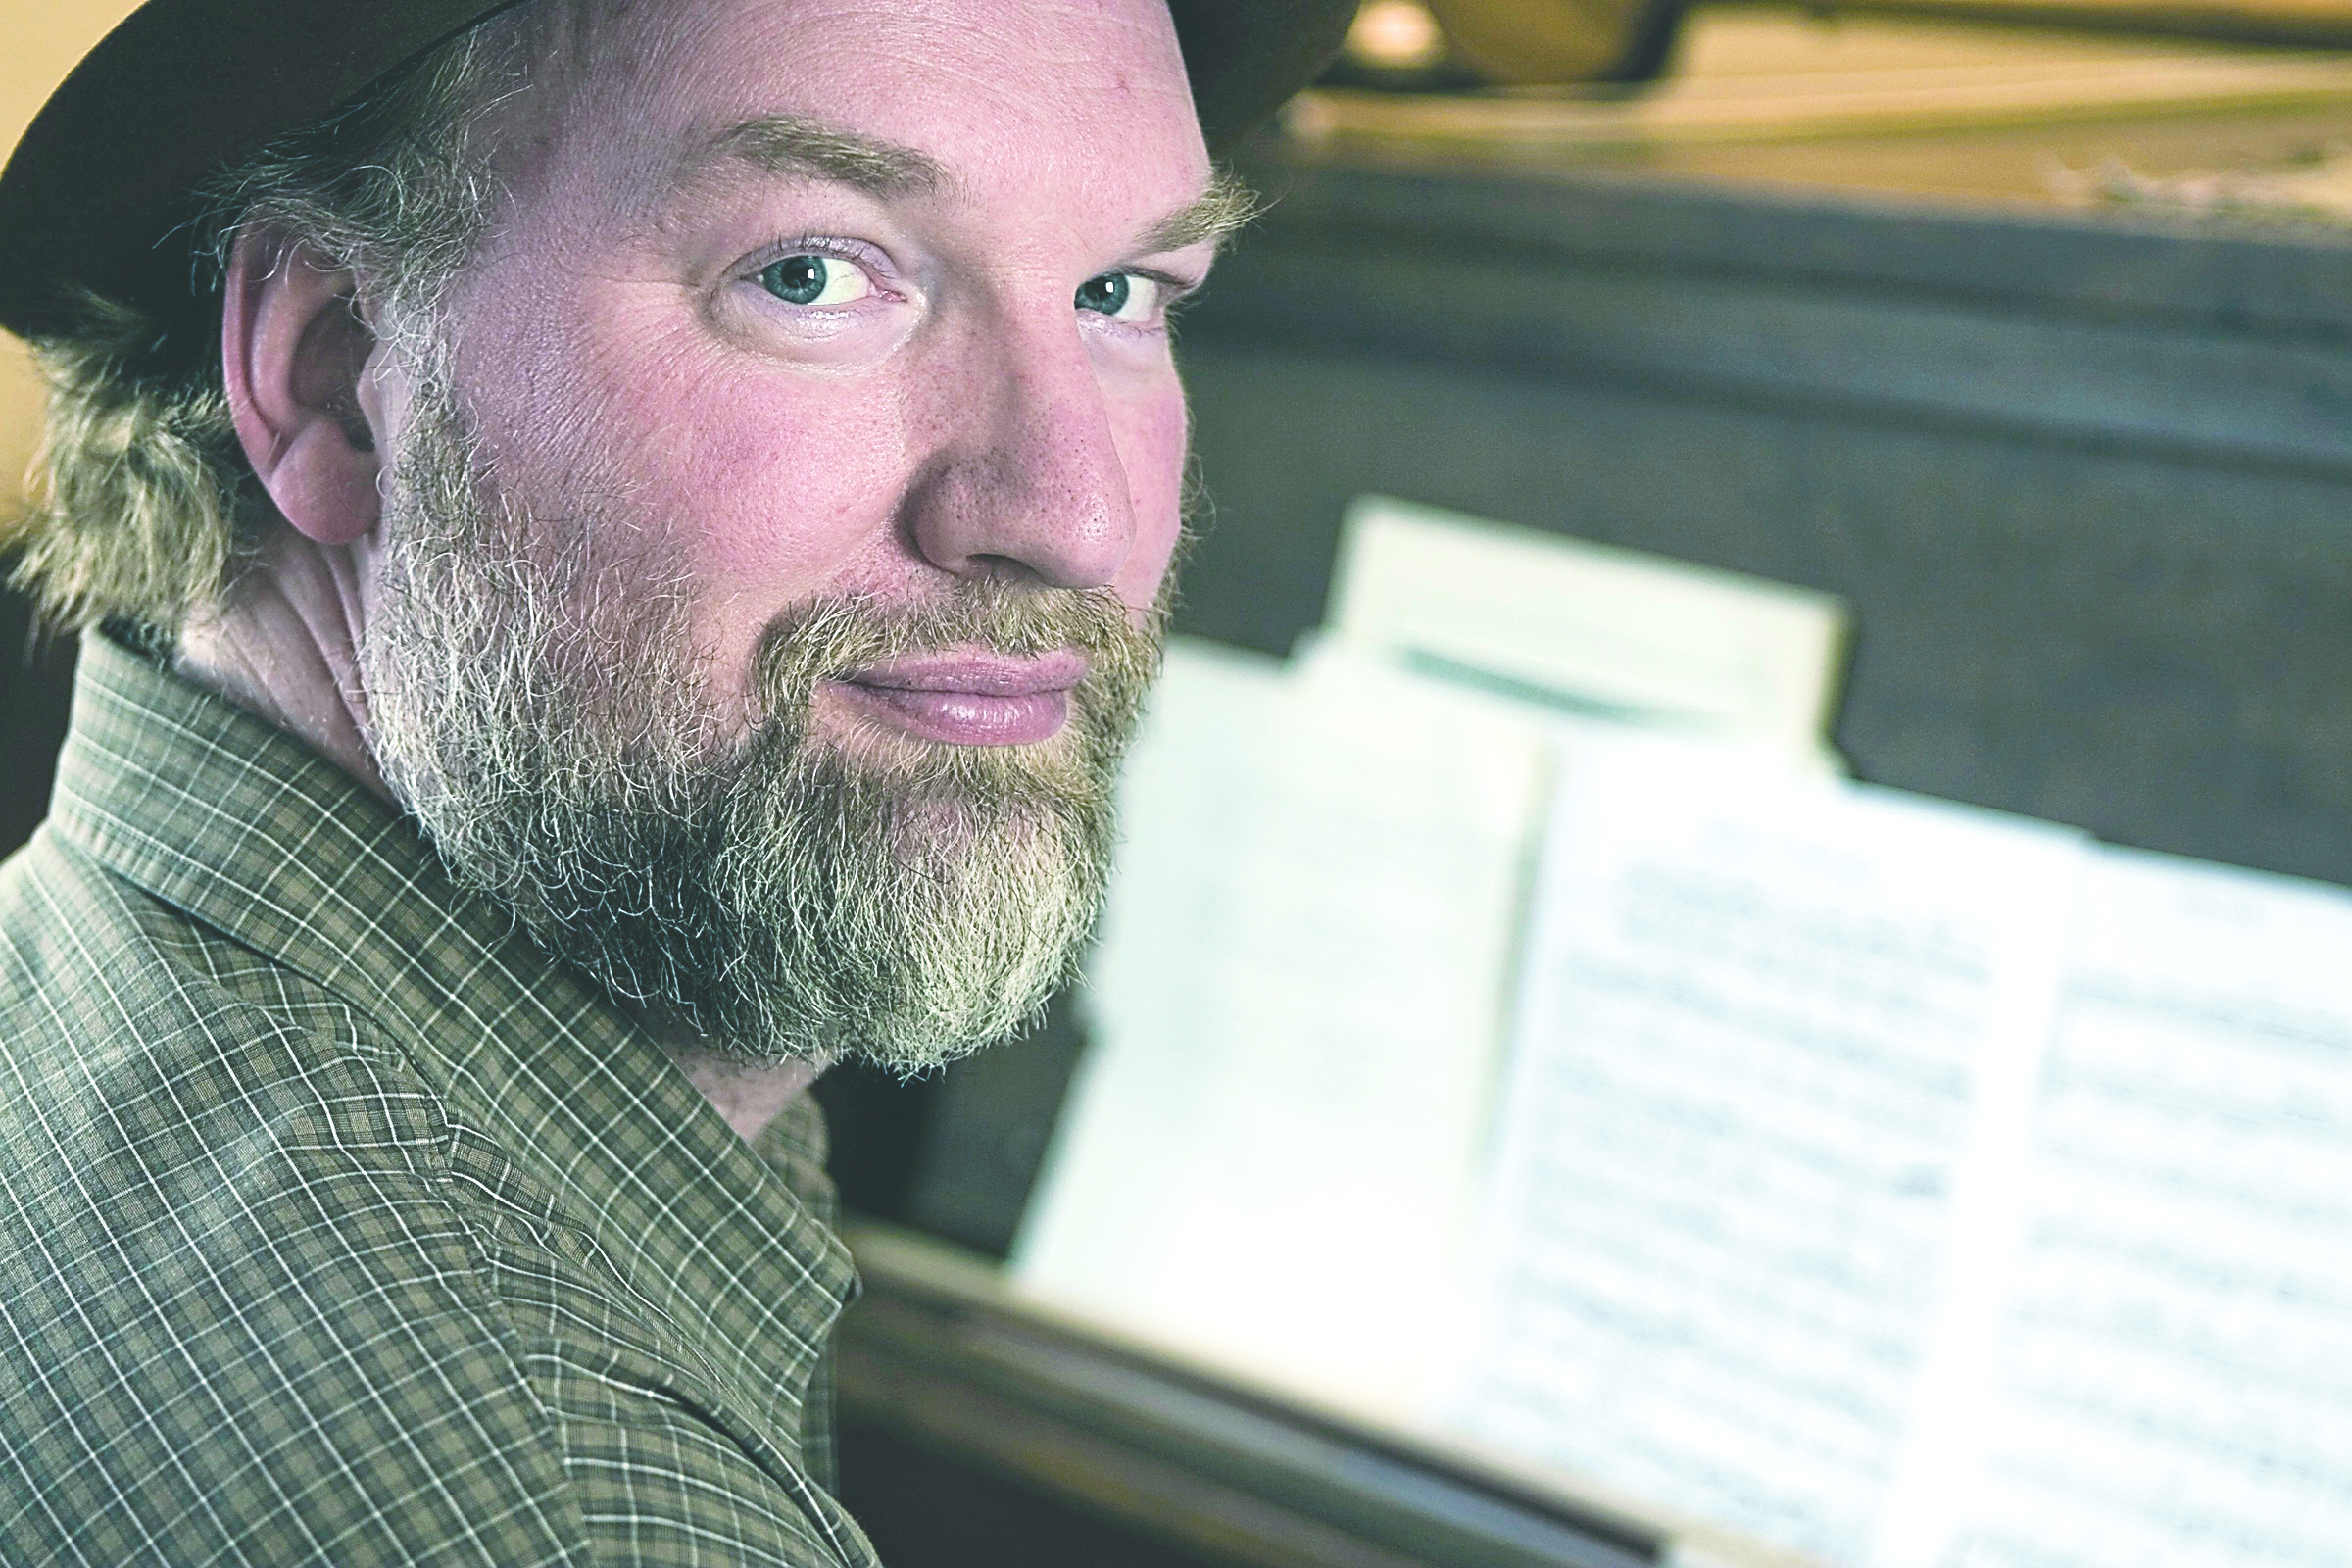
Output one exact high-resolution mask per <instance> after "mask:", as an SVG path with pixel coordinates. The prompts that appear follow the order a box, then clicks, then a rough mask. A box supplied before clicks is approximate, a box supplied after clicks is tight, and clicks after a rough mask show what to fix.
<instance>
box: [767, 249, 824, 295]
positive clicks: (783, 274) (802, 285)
mask: <svg viewBox="0 0 2352 1568" xmlns="http://www.w3.org/2000/svg"><path fill="white" fill-rule="evenodd" d="M829 270H830V269H829V268H828V266H827V264H826V261H825V258H823V257H822V256H787V257H785V258H784V259H783V260H782V261H780V262H770V263H768V265H767V267H766V268H765V269H764V270H762V271H761V272H760V286H761V287H762V288H764V289H766V290H767V291H768V292H769V293H770V294H773V295H774V296H775V297H776V298H778V299H780V300H782V301H784V302H785V303H786V304H787V305H812V304H814V303H815V302H816V299H817V297H818V296H819V295H821V294H823V293H824V291H825V283H826V281H827V277H826V274H827V272H828V271H829Z"/></svg>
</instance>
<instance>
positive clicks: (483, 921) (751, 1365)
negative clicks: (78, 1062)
mask: <svg viewBox="0 0 2352 1568" xmlns="http://www.w3.org/2000/svg"><path fill="white" fill-rule="evenodd" d="M51 825H52V829H53V831H56V832H59V833H61V834H63V835H64V836H65V837H66V838H67V839H69V840H70V841H72V842H73V843H75V844H78V845H79V846H80V847H81V848H83V849H84V850H85V851H87V852H88V853H89V854H91V855H92V856H94V857H95V858H97V859H99V860H100V861H101V862H103V863H104V864H106V865H107V866H109V867H111V868H112V869H113V870H114V871H116V872H117V873H118V874H120V875H121V876H123V877H124V878H126V879H127V880H129V881H131V882H133V883H135V884H136V885H138V886H139V887H141V888H143V889H145V890H147V891H148V892H149V893H151V894H153V895H154V896H156V897H158V898H160V899H163V900H165V901H166V902H168V903H170V904H172V905H173V906H176V907H179V908H181V909H184V910H186V911H187V912H188V913H190V914H192V915H194V916H195V917H197V918H198V919H200V920H203V921H205V922H206V923H208V924H210V925H213V926H215V927H217V928H218V929H219V930H221V932H222V933H224V934H226V935H227V936H229V937H230V938H232V939H234V940H236V941H238V942H240V943H243V944H244V945H246V946H248V947H250V948H252V949H254V950H255V951H257V952H259V953H261V954H263V955H265V956H269V957H271V958H274V959H276V960H277V961H279V962H282V963H284V964H286V965H288V966H289V967H291V968H293V969H295V970H297V971H300V972H301V973H303V974H305V975H307V976H308V977H310V978H311V979H312V980H314V981H316V982H317V983H318V984H319V985H321V986H323V987H325V988H327V989H329V990H330V991H332V992H334V993H335V994H337V995H338V996H340V997H342V998H344V999H346V1000H347V1001H348V1002H349V1003H350V1004H351V1005H353V1006H355V1007H356V1008H358V1009H359V1010H361V1011H362V1012H364V1013H366V1014H367V1015H368V1016H369V1017H370V1018H372V1019H373V1020H375V1021H376V1022H377V1023H378V1024H379V1025H380V1026H381V1027H382V1028H383V1029H385V1030H386V1031H387V1032H388V1033H389V1034H390V1035H391V1036H392V1038H394V1039H396V1040H398V1041H399V1042H401V1043H402V1044H403V1045H405V1046H406V1047H407V1048H408V1050H409V1053H410V1054H411V1057H412V1059H413V1061H414V1064H415V1067H416V1069H417V1071H418V1073H419V1074H421V1075H422V1076H423V1077H424V1078H425V1079H426V1080H427V1082H428V1084H429V1086H430V1087H431V1088H432V1089H433V1090H434V1091H435V1092H436V1093H438V1094H439V1095H440V1096H441V1097H442V1098H443V1100H444V1102H445V1103H447V1104H448V1106H449V1107H450V1115H451V1119H452V1120H453V1121H463V1122H465V1123H467V1124H470V1125H471V1126H473V1127H475V1128H477V1129H479V1130H480V1131H481V1132H482V1133H483V1134H484V1135H485V1136H487V1137H488V1138H490V1139H491V1140H492V1141H493V1142H495V1143H496V1144H498V1145H499V1146H500V1148H501V1149H502V1150H503V1151H504V1152H506V1153H507V1155H508V1157H509V1158H511V1159H513V1160H515V1162H517V1163H518V1164H519V1165H521V1166H523V1167H524V1168H525V1169H526V1170H528V1171H529V1172H530V1173H532V1174H534V1175H536V1176H537V1177H538V1178H539V1180H540V1181H541V1182H543V1183H544V1184H545V1186H546V1187H547V1188H548V1189H549V1190H550V1191H552V1192H554V1193H555V1194H556V1195H557V1202H558V1204H559V1205H560V1206H561V1207H562V1208H563V1209H564V1216H563V1217H564V1219H565V1220H566V1221H567V1222H569V1223H571V1224H573V1225H576V1226H577V1227H579V1228H580V1229H581V1230H583V1231H584V1232H585V1233H586V1234H587V1235H588V1236H589V1237H590V1238H591V1239H592V1240H593V1242H594V1244H595V1245H596V1246H597V1248H598V1249H599V1250H601V1251H602V1253H603V1255H604V1256H605V1257H606V1258H607V1259H609V1260H610V1263H611V1266H612V1267H613V1269H614V1270H615V1271H616V1272H617V1273H618V1274H620V1275H621V1277H622V1280H623V1282H624V1284H625V1285H626V1287H627V1288H628V1289H629V1291H630V1292H631V1293H632V1294H633V1295H634V1296H635V1297H636V1298H637V1299H639V1300H641V1301H643V1302H645V1303H647V1304H648V1305H649V1306H651V1307H652V1308H653V1309H654V1310H655V1311H657V1312H658V1313H660V1314H661V1315H662V1316H663V1317H664V1318H666V1319H667V1320H668V1322H669V1323H670V1324H672V1325H673V1326H674V1327H675V1328H676V1329H677V1330H678V1331H679V1334H680V1336H681V1338H682V1339H683V1340H684V1341H685V1342H686V1343H687V1344H688V1345H690V1346H691V1347H692V1348H694V1350H695V1351H696V1352H698V1353H699V1355H700V1357H701V1359H702V1360H703V1361H704V1362H705V1363H706V1364H707V1365H708V1366H709V1367H710V1368H711V1372H712V1373H713V1375H715V1376H716V1377H718V1378H719V1379H720V1380H721V1383H722V1386H725V1387H728V1388H731V1389H733V1390H734V1391H736V1392H737V1393H738V1394H739V1395H740V1396H742V1397H746V1398H749V1399H750V1400H752V1401H753V1409H754V1410H755V1411H756V1412H757V1413H758V1414H759V1415H760V1416H761V1417H762V1418H764V1419H765V1420H766V1421H767V1422H768V1423H769V1424H770V1426H771V1427H772V1428H773V1430H774V1432H775V1434H776V1436H777V1439H778V1441H781V1442H784V1443H786V1444H788V1445H790V1446H791V1447H792V1448H793V1450H794V1451H793V1453H792V1454H791V1456H790V1457H791V1459H792V1460H793V1462H796V1463H797V1462H798V1459H799V1454H798V1451H797V1450H798V1443H799V1434H800V1431H801V1427H802V1422H801V1419H800V1410H801V1406H802V1403H803V1399H804V1397H805V1395H806V1391H807V1388H808V1384H809V1375H810V1372H811V1371H812V1370H813V1367H814V1364H815V1361H816V1358H817V1356H818V1354H819V1353H820V1350H821V1348H822V1346H823V1344H824V1341H825V1338H826V1335H827V1333H828V1332H829V1331H830V1329H831V1326H832V1322H833V1319H834V1317H835V1316H836V1315H838V1313H839V1310H840V1307H841V1304H842V1303H843V1302H844V1301H845V1300H846V1299H848V1297H849V1295H850V1294H851V1292H852V1290H853V1289H854V1286H855V1274H854V1272H853V1270H852V1267H851V1264H850V1260H849V1254H848V1252H847V1250H846V1249H845V1248H844V1247H843V1245H842V1244H841V1242H840V1240H839V1239H838V1238H837V1237H835V1236H834V1235H833V1234H832V1232H831V1231H830V1230H829V1229H828V1228H827V1227H826V1225H825V1224H824V1223H823V1222H822V1220H821V1219H820V1218H819V1217H818V1216H817V1215H816V1214H814V1213H812V1212H811V1211H810V1209H809V1206H808V1205H807V1204H805V1203H803V1202H802V1201H800V1200H799V1199H798V1198H797V1197H795V1196H794V1194H793V1193H792V1192H790V1191H789V1190H788V1188H787V1186H786V1183H785V1182H784V1181H783V1180H782V1179H781V1178H780V1176H779V1174H778V1173H777V1171H776V1169H775V1168H773V1167H771V1166H769V1165H767V1164H766V1163H765V1162H763V1161H762V1160H761V1159H760V1157H759V1155H758V1154H757V1153H755V1152H754V1151H753V1150H752V1148H751V1147H750V1146H749V1145H747V1144H746V1143H744V1141H743V1140H742V1139H741V1138H739V1137H738V1136H737V1135H736V1134H735V1132H734V1130H733V1129H732V1128H730V1127H729V1126H728V1125H727V1124H726V1122H725V1121H724V1120H723V1119H722V1118H721V1117H720V1116H719V1114H718V1112H717V1111H716V1110H714V1109H713V1108H712V1107H711V1104H710V1103H709V1102H707V1101H706V1100H704V1099H703V1097H702V1095H701V1094H700V1093H699V1092H698V1091H697V1090H696V1089H695V1088H694V1086H693V1085H692V1084H691V1083H690V1082H689V1081H688V1080H687V1078H686V1076H685V1074H684V1073H683V1072H682V1071H680V1070H679V1069H678V1068H677V1067H676V1065H675V1064H674V1063H673V1062H672V1061H671V1060H670V1058H669V1056H668V1055H667V1054H666V1053H664V1052H663V1051H662V1048H661V1047H660V1045H659V1044H657V1043H656V1042H655V1041H654V1039H653V1038H652V1037H651V1035H650V1034H649V1033H648V1032H647V1031H646V1030H645V1029H643V1028H642V1027H640V1026H639V1025H637V1024H636V1023H635V1022H634V1021H633V1020H631V1019H630V1018H629V1016H628V1015H627V1014H626V1013H625V1012H623V1011H622V1010H621V1009H620V1008H619V1006H618V1005H615V1004H614V1002H613V999H612V998H611V997H610V996H609V995H607V994H605V993H603V992H602V991H600V990H599V989H597V988H596V987H594V986H592V985H590V984H588V983H587V982H586V981H584V980H583V979H582V978H580V977H579V976H577V975H575V974H574V973H573V972H571V971H570V970H568V969H567V968H565V967H564V966H562V965H560V964H558V963H556V962H555V961H554V960H552V959H550V958H549V957H548V956H546V955H545V954H544V953H542V952H541V951H540V950H539V949H538V948H536V947H534V946H533V945H532V944H531V943H530V942H529V941H528V939H527V938H525V937H523V936H522V935H520V934H519V933H518V932H517V931H516V930H515V929H514V927H513V925H512V922H511V921H510V920H509V919H508V918H507V917H506V916H504V915H503V914H501V913H500V912H499V911H497V910H496V909H494V908H493V907H490V906H489V905H488V904H486V903H485V902H484V901H482V900H480V899H478V898H475V897H473V896H472V895H469V894H467V893H466V892H464V891H463V890H461V889H459V888H458V887H457V886H455V884H454V883H452V882H451V880H450V878H449V876H448V874H447V873H446V871H445V870H444V869H443V868H442V866H441V864H440V863H439V861H438V859H437V858H436V857H435V856H434V854H433V852H432V850H431V848H430V846H429V845H428V844H427V843H426V842H425V841H424V839H423V838H422V836H421V834H420V833H419V832H418V830H417V826H416V824H415V822H414V821H413V820H412V819H410V818H408V817H406V816H404V815H403V814H401V813H400V812H398V811H396V810H395V809H393V808H391V807H390V806H388V805H387V804H385V803H384V802H383V801H382V800H380V799H379V798H378V797H376V796H374V795H372V794H370V793H369V792H368V790H366V789H365V788H363V787H362V786H361V785H360V784H359V783H358V782H357V781H356V780H354V779H352V778H351V777H350V776H349V775H348V774H346V773H345V772H343V771H342V770H341V769H340V768H337V767H336V766H335V765H334V764H333V763H331V762H329V761H327V760H325V759H323V758H322V757H320V756H319V755H318V754H317V753H315V752H313V751H311V750H310V749H309V748H308V747H306V746H304V745H303V744H302V743H301V742H299V741H297V740H295V739H294V738H293V737H292V736H290V735H288V734H286V733H284V732H283V731H280V730H278V729H276V728H274V727H272V726H271V725H270V724H269V723H267V722H265V721H264V720H262V719H260V718H259V717H256V716H255V715H253V714H251V713H249V712H247V711H244V710H242V709H239V708H237V707H235V706H234V705H232V704H230V703H229V702H227V701H226V700H224V699H222V698H221V697H220V696H218V695H216V694H214V693H212V692H210V691H207V690H206V689H204V688H202V687H200V686H197V685H195V684H194V683H192V682H190V681H188V680H186V679H184V678H183V677H181V676H179V675H177V674H174V673H173V672H172V671H171V670H169V669H166V668H164V667H162V666H161V665H160V664H158V663H156V662H152V661H150V660H148V659H146V658H143V657H142V656H140V655H138V654H136V653H133V652H132V651H130V650H129V649H127V648H125V647H123V645H122V644H120V643H118V642H117V641H115V640H114V639H113V638H112V637H110V636H107V635H105V634H97V633H94V634H92V635H90V636H87V637H85V638H84V639H83V642H82V649H81V657H80V667H79V670H78V673H77V675H76V679H75V686H74V695H73V724H72V729H71V732H70V734H69V736H68V739H67V742H66V747H65V750H64V752H63V753H62V754H61V755H60V758H59V760H58V770H57V787H56V794H55V797H54V800H53V804H52V807H51ZM784 1131H786V1130H785V1129H779V1132H784ZM811 1301H813V1302H814V1303H816V1310H814V1311H813V1312H812V1311H811V1309H810V1303H811Z"/></svg>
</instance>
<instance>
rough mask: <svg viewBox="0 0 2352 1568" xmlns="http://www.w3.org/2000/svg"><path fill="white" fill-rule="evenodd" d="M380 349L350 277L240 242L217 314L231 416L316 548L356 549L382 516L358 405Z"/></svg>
mask: <svg viewBox="0 0 2352 1568" xmlns="http://www.w3.org/2000/svg"><path fill="white" fill-rule="evenodd" d="M374 348H375V334H374V333H373V332H372V331H370V330H369V329H368V324H367V322H366V321H365V320H363V319H361V316H360V312H359V308H358V304H357V299H356V285H355V280H354V278H353V277H352V274H351V272H350V270H348V269H345V268H342V267H339V266H337V265H335V264H334V263H333V262H331V261H329V260H327V259H326V258H325V257H324V256H322V255H320V254H319V252H318V251H317V250H315V249H313V248H312V247H310V246H308V245H303V244H298V243H289V242H288V241H287V240H286V238H285V237H284V235H282V234H280V233H277V232H274V231H272V230H271V229H270V228H268V227H267V226H257V227H254V228H248V229H246V230H244V231H243V232H241V233H239V234H238V236H237V239H236V244H235V247H234V248H233V249H232V250H231V251H230V252H229V258H228V278H227V296H226V298H225V299H224V300H223V301H222V306H221V369H222V371H223V373H224V379H225V382H226V386H227V392H228V408H229V416H230V417H231V418H232V419H233V420H234V421H235V423H236V429H237V440H238V441H239V442H240V443H241V444H242V445H243V446H244V448H245V457H246V461H247V462H249V463H251V464H252V465H253V471H254V473H255V474H256V475H257V476H259V477H260V479H261V481H262V488H263V489H264V490H267V491H268V492H269V493H270V500H271V501H272V502H274V503H275V504H276V506H277V510H278V512H279V513H281V514H282V515H284V517H285V519H286V521H288V522H290V523H292V524H293V525H294V527H295V528H296V530H298V531H299V532H301V533H302V534H303V535H305V536H306V537H308V538H310V539H314V540H316V541H318V542H319V543H320V544H327V545H343V544H350V543H351V542H352V541H354V540H356V539H359V538H361V537H363V536H364V535H366V534H367V532H368V530H369V529H370V528H373V527H374V526H375V524H376V519H377V518H378V517H379V516H380V515H381V514H382V511H383V503H382V500H381V498H380V497H379V496H378V494H377V492H376V488H375V481H376V475H377V473H378V471H379V469H380V468H381V466H382V465H381V462H380V460H379V457H378V454H377V452H376V446H377V442H376V433H375V432H374V431H373V430H371V429H370V428H369V427H368V417H367V415H366V412H365V408H366V404H367V403H368V402H372V401H373V400H372V399H368V400H365V401H364V400H363V399H362V397H361V380H362V377H363V376H364V375H365V374H366V372H367V367H368V356H369V355H370V354H371V353H372V352H373V351H374Z"/></svg>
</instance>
